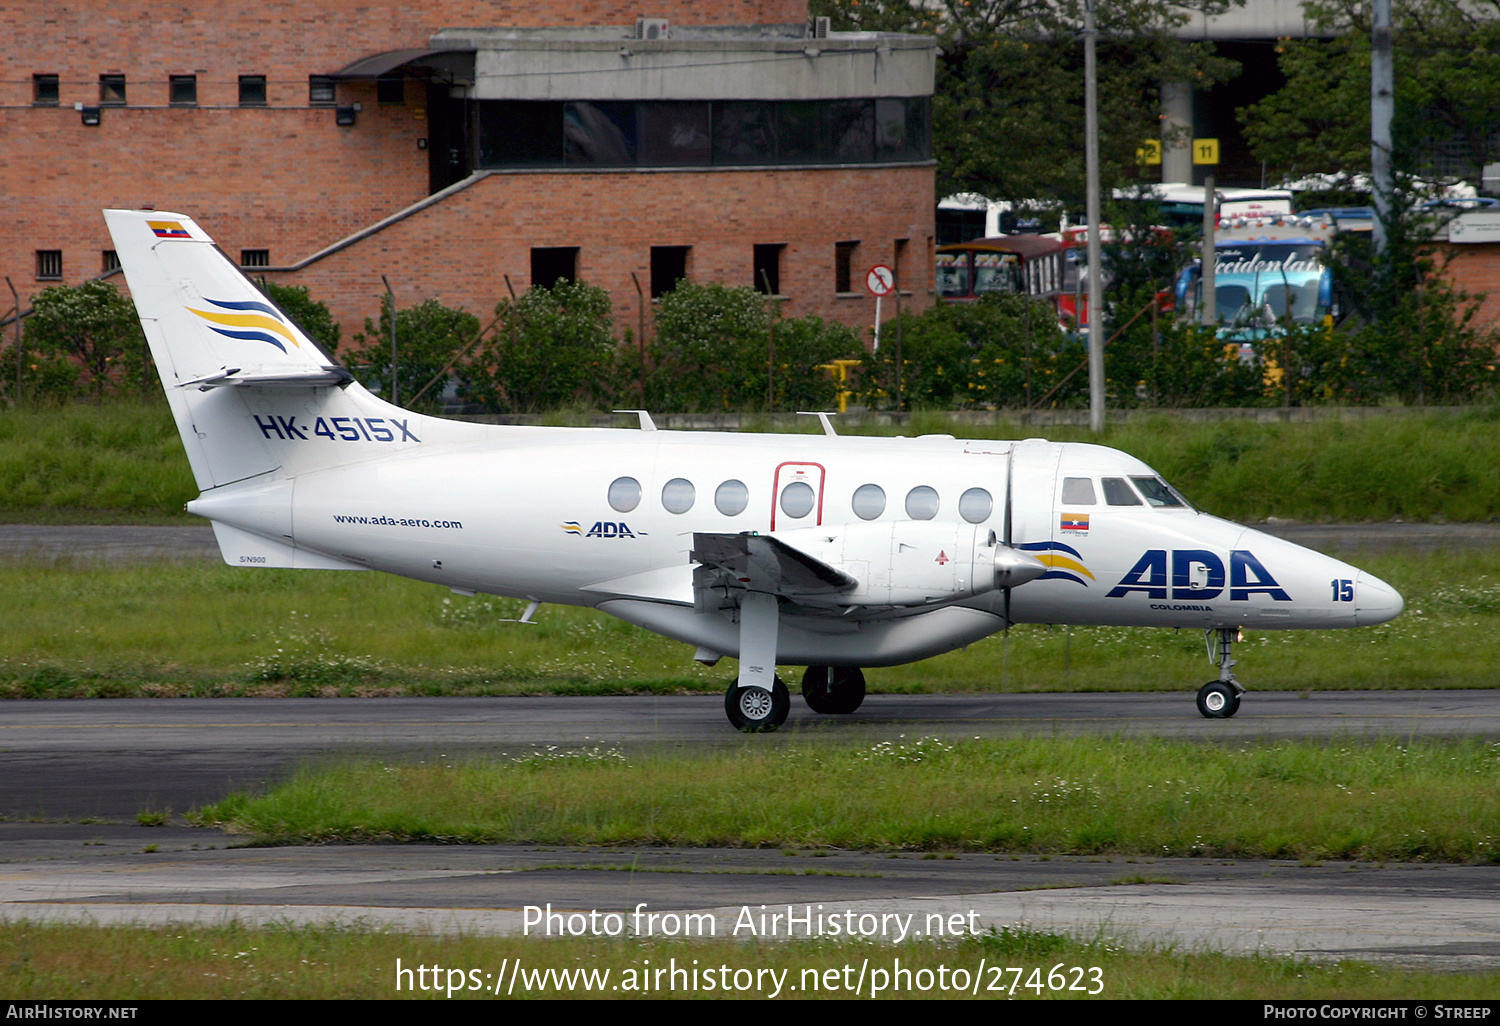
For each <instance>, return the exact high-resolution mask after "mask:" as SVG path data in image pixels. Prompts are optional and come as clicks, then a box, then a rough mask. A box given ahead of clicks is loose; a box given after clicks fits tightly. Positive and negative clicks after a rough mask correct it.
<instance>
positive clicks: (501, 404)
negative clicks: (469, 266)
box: [460, 280, 617, 413]
mask: <svg viewBox="0 0 1500 1026" xmlns="http://www.w3.org/2000/svg"><path fill="white" fill-rule="evenodd" d="M495 317H496V318H497V319H498V320H499V321H500V323H501V325H503V327H501V328H500V330H499V331H497V332H496V333H495V334H493V335H491V336H490V337H489V339H488V340H487V341H486V342H485V344H484V345H483V346H482V347H481V348H480V350H479V351H478V352H477V353H476V354H475V356H474V358H473V360H472V361H471V362H470V364H469V367H468V369H467V370H466V371H465V381H464V383H463V385H462V386H461V387H460V394H461V395H463V396H464V398H466V399H468V400H471V401H473V402H479V403H483V404H484V405H485V406H486V407H487V408H489V409H492V410H495V411H496V412H501V413H513V412H527V413H536V412H541V411H544V410H553V409H558V408H560V407H564V406H569V405H573V404H580V403H581V404H583V405H585V406H598V405H600V404H601V403H602V402H603V401H605V400H606V399H607V398H609V397H610V396H612V395H613V394H614V391H615V362H616V361H615V355H616V348H617V347H616V343H615V338H614V322H613V320H612V318H611V316H610V302H609V293H608V292H606V291H605V290H604V289H602V288H599V287H598V286H595V285H590V284H588V283H587V282H582V281H574V282H568V281H562V280H559V281H558V282H557V283H556V284H555V285H553V286H552V287H550V288H548V287H545V286H541V285H533V286H532V287H531V288H529V289H527V290H526V291H525V292H523V293H522V294H521V296H520V298H519V299H517V300H514V301H512V300H509V299H507V300H504V301H502V302H501V303H500V305H499V306H497V307H495Z"/></svg>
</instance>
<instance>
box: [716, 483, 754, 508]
mask: <svg viewBox="0 0 1500 1026" xmlns="http://www.w3.org/2000/svg"><path fill="white" fill-rule="evenodd" d="M748 505H750V489H748V488H746V487H745V482H743V481H734V480H729V481H725V482H724V483H723V484H721V485H719V488H718V490H717V491H715V492H714V508H715V509H717V510H718V511H719V512H720V513H722V514H724V515H725V516H726V517H737V516H739V515H740V514H741V513H743V512H745V507H746V506H748Z"/></svg>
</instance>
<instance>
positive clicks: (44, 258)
mask: <svg viewBox="0 0 1500 1026" xmlns="http://www.w3.org/2000/svg"><path fill="white" fill-rule="evenodd" d="M36 276H37V280H38V281H62V250H60V249H39V250H37V251H36Z"/></svg>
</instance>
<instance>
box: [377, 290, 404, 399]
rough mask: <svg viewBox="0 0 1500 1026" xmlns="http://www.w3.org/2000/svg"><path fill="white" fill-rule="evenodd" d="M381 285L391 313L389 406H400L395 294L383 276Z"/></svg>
mask: <svg viewBox="0 0 1500 1026" xmlns="http://www.w3.org/2000/svg"><path fill="white" fill-rule="evenodd" d="M380 281H381V284H383V285H384V286H385V303H386V307H387V308H388V309H389V310H390V311H391V405H392V406H400V405H401V385H400V384H399V383H398V382H397V380H396V294H395V293H394V292H392V291H391V283H390V282H388V281H386V280H385V275H383V274H382V275H381V276H380Z"/></svg>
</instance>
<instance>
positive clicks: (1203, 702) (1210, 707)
mask: <svg viewBox="0 0 1500 1026" xmlns="http://www.w3.org/2000/svg"><path fill="white" fill-rule="evenodd" d="M1198 711H1199V712H1201V713H1202V714H1203V715H1204V716H1207V717H1208V718H1209V719H1211V720H1227V719H1229V717H1231V716H1233V715H1234V714H1235V713H1237V712H1239V711H1240V696H1239V695H1238V694H1237V693H1236V692H1235V690H1234V688H1233V687H1232V686H1230V685H1228V684H1225V683H1224V682H1223V681H1221V680H1211V681H1209V682H1208V683H1207V684H1205V685H1203V686H1202V687H1201V688H1199V689H1198Z"/></svg>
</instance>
